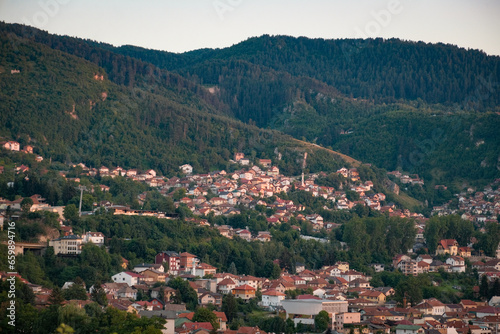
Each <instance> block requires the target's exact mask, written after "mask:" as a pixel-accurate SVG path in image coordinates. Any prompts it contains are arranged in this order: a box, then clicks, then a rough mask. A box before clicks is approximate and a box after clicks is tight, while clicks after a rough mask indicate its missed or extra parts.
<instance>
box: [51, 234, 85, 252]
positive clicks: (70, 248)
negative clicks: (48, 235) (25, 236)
mask: <svg viewBox="0 0 500 334" xmlns="http://www.w3.org/2000/svg"><path fill="white" fill-rule="evenodd" d="M82 244H83V239H82V238H81V237H80V236H78V235H75V234H70V235H65V236H62V237H60V238H57V239H54V240H50V241H49V246H51V247H54V254H55V255H78V254H81V253H82Z"/></svg>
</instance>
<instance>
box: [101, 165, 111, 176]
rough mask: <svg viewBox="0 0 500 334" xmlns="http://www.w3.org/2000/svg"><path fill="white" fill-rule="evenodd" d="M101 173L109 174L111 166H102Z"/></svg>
mask: <svg viewBox="0 0 500 334" xmlns="http://www.w3.org/2000/svg"><path fill="white" fill-rule="evenodd" d="M99 174H100V175H109V168H108V167H106V166H101V168H99Z"/></svg>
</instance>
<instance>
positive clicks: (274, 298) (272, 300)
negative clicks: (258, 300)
mask: <svg viewBox="0 0 500 334" xmlns="http://www.w3.org/2000/svg"><path fill="white" fill-rule="evenodd" d="M283 300H285V294H284V293H281V292H279V291H276V290H269V291H266V292H263V293H262V306H263V307H269V308H278V307H281V302H282V301H283Z"/></svg>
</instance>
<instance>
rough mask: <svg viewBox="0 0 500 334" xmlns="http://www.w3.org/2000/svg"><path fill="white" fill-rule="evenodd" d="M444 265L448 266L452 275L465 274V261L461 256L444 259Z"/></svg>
mask: <svg viewBox="0 0 500 334" xmlns="http://www.w3.org/2000/svg"><path fill="white" fill-rule="evenodd" d="M446 264H448V265H449V266H450V269H451V271H452V272H454V273H464V272H465V261H464V259H463V257H461V256H450V257H449V258H447V259H446Z"/></svg>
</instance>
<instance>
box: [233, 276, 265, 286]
mask: <svg viewBox="0 0 500 334" xmlns="http://www.w3.org/2000/svg"><path fill="white" fill-rule="evenodd" d="M238 281H239V284H240V285H243V284H247V285H250V286H251V287H252V288H254V289H259V288H262V279H260V278H257V277H254V276H250V275H247V276H241V277H240V278H239V280H238Z"/></svg>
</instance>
